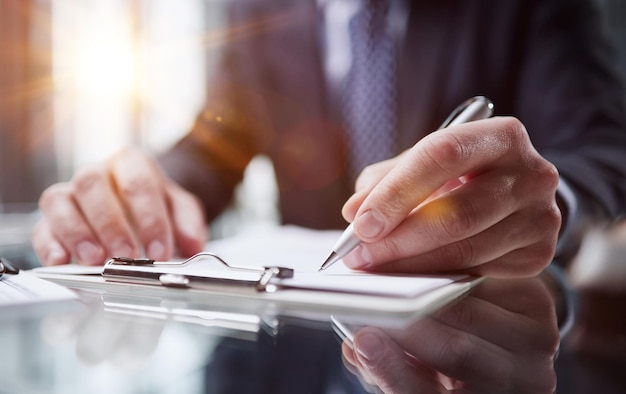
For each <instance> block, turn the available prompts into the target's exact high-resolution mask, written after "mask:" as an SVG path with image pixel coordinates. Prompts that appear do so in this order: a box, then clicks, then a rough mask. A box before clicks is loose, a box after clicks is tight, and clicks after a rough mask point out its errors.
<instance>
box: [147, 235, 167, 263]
mask: <svg viewBox="0 0 626 394" xmlns="http://www.w3.org/2000/svg"><path fill="white" fill-rule="evenodd" d="M147 252H148V257H149V258H151V259H155V260H160V259H164V258H165V257H164V256H163V252H165V246H164V245H163V242H161V241H159V240H158V239H155V240H154V241H152V242H150V245H148V251H147Z"/></svg>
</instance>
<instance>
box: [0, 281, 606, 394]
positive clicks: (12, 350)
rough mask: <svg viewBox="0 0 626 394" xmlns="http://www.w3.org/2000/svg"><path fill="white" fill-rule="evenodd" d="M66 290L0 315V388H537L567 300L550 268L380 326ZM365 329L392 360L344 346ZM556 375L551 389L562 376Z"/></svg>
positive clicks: (547, 385) (552, 354)
mask: <svg viewBox="0 0 626 394" xmlns="http://www.w3.org/2000/svg"><path fill="white" fill-rule="evenodd" d="M557 279H558V277H557ZM77 292H78V294H79V299H78V300H76V301H69V302H62V303H55V304H51V305H47V306H46V307H45V308H41V307H39V308H20V310H19V311H16V310H8V312H7V310H5V313H3V314H2V316H0V338H2V341H3V345H2V351H1V352H0V362H1V364H2V370H1V371H0V392H2V393H87V392H89V393H112V392H115V393H252V392H259V393H295V392H298V393H344V392H345V393H353V392H374V391H376V390H379V389H380V388H381V387H382V388H383V389H385V390H386V391H390V392H393V391H397V392H445V389H446V388H447V389H452V388H456V389H463V390H464V391H463V392H550V391H551V390H552V388H553V387H554V385H555V384H557V373H556V371H557V370H558V368H559V362H560V360H561V357H562V356H563V349H561V350H560V353H561V354H560V356H559V357H558V358H556V356H557V354H558V353H559V348H560V347H561V348H562V346H563V344H562V343H561V334H563V333H565V332H566V331H571V328H572V325H571V323H572V319H571V317H572V310H571V308H572V304H571V303H569V301H571V300H572V298H571V297H569V296H565V297H564V295H567V293H564V292H563V289H562V288H561V285H560V282H559V281H558V280H556V279H555V276H554V275H553V274H551V273H544V274H543V275H541V276H540V277H536V278H530V279H523V280H496V279H488V280H486V281H484V282H483V283H481V284H479V285H478V286H476V287H475V288H474V289H472V290H471V291H470V292H469V293H468V294H466V295H464V296H462V297H460V298H459V299H457V300H455V301H453V302H452V303H450V304H448V305H447V306H445V307H444V308H442V309H440V310H438V311H437V312H435V313H433V314H431V315H429V316H427V317H424V318H421V319H418V320H417V321H406V322H404V323H403V324H401V325H398V324H397V323H394V325H393V327H391V328H389V327H386V326H385V323H384V322H381V321H377V322H376V327H378V328H374V326H367V325H366V326H365V327H361V326H360V327H351V326H348V327H345V326H344V327H339V328H338V327H337V325H336V324H335V323H333V322H332V321H331V318H330V316H328V318H327V319H325V318H319V316H318V317H316V318H315V319H313V320H311V319H307V318H297V317H293V316H292V317H289V318H281V316H273V317H271V318H268V317H264V316H260V315H259V316H257V315H254V314H250V313H246V314H237V313H232V314H227V313H226V314H225V313H223V312H215V311H212V310H211V309H210V308H206V309H203V308H202V307H201V306H198V305H195V306H194V307H193V308H191V307H190V306H189V305H185V304H184V303H180V300H177V301H175V303H174V302H170V303H168V300H167V298H162V299H159V300H154V299H146V298H141V297H139V298H138V297H129V296H123V295H119V294H108V293H107V292H102V291H91V290H77ZM568 300H569V301H568ZM368 330H369V331H370V332H371V331H372V330H380V331H382V332H384V335H386V336H388V337H389V338H393V339H394V343H395V344H396V345H397V349H396V351H397V352H398V351H399V352H400V354H402V352H405V354H404V356H403V357H404V358H405V360H404V362H403V363H401V364H400V365H399V366H398V365H396V366H394V368H389V367H390V365H389V364H388V361H389V360H387V359H385V357H384V355H383V356H381V358H380V360H377V359H376V358H373V359H372V360H371V362H372V366H373V369H371V370H365V369H364V368H363V366H362V365H359V362H358V361H355V357H356V358H358V356H357V355H355V353H354V352H353V351H352V350H351V349H350V347H349V346H346V345H345V344H344V345H343V348H342V342H343V340H342V338H345V334H346V331H347V332H348V334H353V335H354V334H356V339H355V341H356V343H357V344H358V343H359V340H364V339H363V338H365V339H367V338H368V336H367V335H365V333H366V332H367V331H368ZM380 331H375V332H378V333H380ZM370 337H371V336H370ZM374 344H376V342H375V341H374ZM381 349H382V347H381ZM385 349H386V350H385V351H386V352H387V351H390V350H389V348H385ZM398 349H401V350H398ZM395 356H398V354H396V355H395ZM396 358H397V357H396ZM555 359H556V361H557V362H556V367H555ZM418 360H419V361H418ZM377 361H381V362H382V364H379V365H376V362H377ZM385 362H387V364H385ZM399 372H401V373H399ZM563 373H564V375H563V378H562V379H564V381H563V382H561V381H560V380H559V381H558V385H559V387H560V386H561V385H566V384H567V379H569V378H568V377H567V375H566V373H567V371H565V372H563ZM372 374H374V375H372ZM559 379H560V377H559ZM374 386H379V387H378V388H376V387H374ZM572 392H575V391H572ZM604 392H606V391H604Z"/></svg>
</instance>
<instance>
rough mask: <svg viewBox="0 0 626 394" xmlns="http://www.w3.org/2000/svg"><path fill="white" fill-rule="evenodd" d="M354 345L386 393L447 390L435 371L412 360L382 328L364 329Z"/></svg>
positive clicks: (368, 372) (367, 368) (374, 381)
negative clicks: (434, 374)
mask: <svg viewBox="0 0 626 394" xmlns="http://www.w3.org/2000/svg"><path fill="white" fill-rule="evenodd" d="M354 347H355V354H356V356H357V359H358V361H359V363H360V365H362V368H363V369H364V370H365V371H366V372H367V374H368V375H369V376H370V379H371V380H372V381H373V383H375V384H376V385H377V386H378V387H380V389H381V390H382V391H383V392H385V393H406V392H428V393H436V392H444V391H445V389H444V388H443V387H442V386H441V385H440V384H439V383H438V382H437V381H436V379H434V376H433V372H432V371H429V370H426V369H425V368H424V367H422V366H420V365H419V364H417V363H413V362H410V360H409V359H408V358H407V355H406V353H405V352H404V350H403V349H402V348H400V347H399V346H398V345H397V344H396V343H395V342H394V341H392V340H391V339H390V338H389V337H388V336H387V335H385V334H384V333H383V332H382V331H380V330H378V329H375V328H370V327H367V328H364V329H361V330H360V331H359V332H357V333H356V335H355V337H354Z"/></svg>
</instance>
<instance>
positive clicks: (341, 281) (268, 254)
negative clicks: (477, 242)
mask: <svg viewBox="0 0 626 394" xmlns="http://www.w3.org/2000/svg"><path fill="white" fill-rule="evenodd" d="M340 235H341V232H340V231H319V230H310V229H305V228H301V227H296V226H283V227H276V228H274V229H267V230H265V231H263V232H262V233H259V232H251V233H243V234H240V235H238V236H236V237H231V238H226V239H222V240H218V241H212V242H209V243H208V244H207V246H206V250H207V251H210V252H213V253H215V254H217V255H219V256H220V257H222V258H223V259H224V260H226V261H227V262H229V263H231V264H236V265H242V266H256V267H258V266H263V265H277V266H282V267H287V268H293V269H294V271H295V275H294V278H293V279H281V280H280V283H281V286H283V285H284V286H293V287H295V288H307V289H315V290H324V291H343V292H350V293H363V294H376V295H387V296H395V297H415V296H417V295H419V294H423V293H426V292H428V291H430V290H434V289H436V288H439V287H442V286H445V285H447V284H450V283H452V282H455V281H458V280H461V279H464V278H466V277H467V276H465V275H451V276H428V275H419V276H418V275H415V276H404V275H381V274H369V273H364V272H359V271H353V270H351V269H349V268H348V267H346V266H345V265H344V264H343V262H342V261H341V260H340V261H338V262H337V263H335V264H334V265H332V266H331V267H329V268H328V269H326V270H324V271H322V272H317V271H318V270H319V267H320V265H321V264H322V262H323V261H324V260H325V259H326V257H327V256H328V253H329V252H330V250H331V248H332V247H333V245H334V244H335V242H336V241H337V238H339V236H340Z"/></svg>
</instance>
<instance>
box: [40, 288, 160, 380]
mask: <svg viewBox="0 0 626 394" xmlns="http://www.w3.org/2000/svg"><path fill="white" fill-rule="evenodd" d="M83 299H84V297H83ZM88 302H89V303H90V304H91V305H90V307H89V308H88V309H81V310H80V311H77V312H74V313H68V314H63V315H53V316H49V317H47V318H45V319H44V320H43V321H42V323H41V333H42V336H43V337H44V338H45V339H46V340H47V341H48V342H49V343H51V344H53V345H57V344H60V343H66V342H68V341H74V340H75V341H76V344H75V348H76V355H77V357H78V359H79V360H80V361H82V362H83V363H85V364H86V365H97V364H100V363H103V362H105V361H109V362H111V363H112V364H114V365H116V366H118V367H120V368H121V369H126V368H132V367H133V366H140V365H142V364H143V362H144V361H145V360H146V359H148V358H149V357H150V356H151V355H152V354H153V353H154V351H155V349H156V347H157V345H158V343H159V338H160V336H161V333H162V331H163V328H164V326H165V323H166V321H165V320H157V319H147V318H146V319H145V320H141V319H138V318H137V317H134V318H131V317H125V316H123V315H113V314H110V313H107V312H106V311H105V310H104V309H103V307H102V305H95V303H98V304H99V303H100V302H101V301H100V299H99V298H94V299H92V300H89V301H88Z"/></svg>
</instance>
